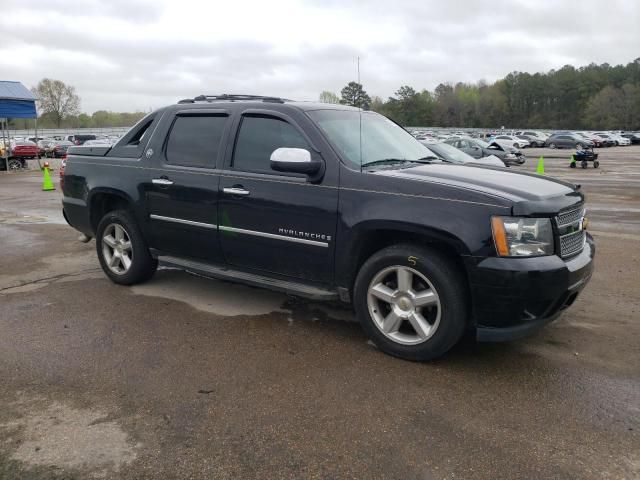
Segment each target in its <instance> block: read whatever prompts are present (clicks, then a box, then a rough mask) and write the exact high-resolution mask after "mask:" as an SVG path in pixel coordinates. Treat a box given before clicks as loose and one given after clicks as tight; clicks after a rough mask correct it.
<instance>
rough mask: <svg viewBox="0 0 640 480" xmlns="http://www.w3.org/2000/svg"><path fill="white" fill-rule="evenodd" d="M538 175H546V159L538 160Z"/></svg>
mask: <svg viewBox="0 0 640 480" xmlns="http://www.w3.org/2000/svg"><path fill="white" fill-rule="evenodd" d="M536 173H537V174H538V175H544V157H542V156H541V157H540V158H539V159H538V168H536Z"/></svg>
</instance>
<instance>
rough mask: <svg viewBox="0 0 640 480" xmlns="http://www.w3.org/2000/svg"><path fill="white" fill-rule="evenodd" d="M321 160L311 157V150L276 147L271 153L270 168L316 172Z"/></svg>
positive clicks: (296, 171) (293, 171)
mask: <svg viewBox="0 0 640 480" xmlns="http://www.w3.org/2000/svg"><path fill="white" fill-rule="evenodd" d="M321 166H322V162H321V161H320V160H314V159H312V158H311V152H309V150H307V149H304V148H277V149H275V150H274V151H273V153H272V154H271V168H272V169H273V170H276V171H278V172H289V173H304V174H306V175H313V174H314V173H318V171H319V170H320V167H321Z"/></svg>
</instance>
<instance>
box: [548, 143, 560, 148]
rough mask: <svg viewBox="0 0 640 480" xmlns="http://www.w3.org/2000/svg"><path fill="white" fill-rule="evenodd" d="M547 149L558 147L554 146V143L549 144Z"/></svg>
mask: <svg viewBox="0 0 640 480" xmlns="http://www.w3.org/2000/svg"><path fill="white" fill-rule="evenodd" d="M549 148H553V149H555V148H558V147H557V146H556V144H555V143H550V144H549Z"/></svg>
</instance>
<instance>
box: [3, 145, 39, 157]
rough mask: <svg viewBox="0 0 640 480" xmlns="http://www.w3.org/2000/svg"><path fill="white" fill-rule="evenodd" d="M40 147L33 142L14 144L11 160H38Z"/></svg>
mask: <svg viewBox="0 0 640 480" xmlns="http://www.w3.org/2000/svg"><path fill="white" fill-rule="evenodd" d="M37 156H38V146H37V145H36V144H35V143H33V142H12V143H11V153H10V154H9V158H24V159H27V158H36V157H37Z"/></svg>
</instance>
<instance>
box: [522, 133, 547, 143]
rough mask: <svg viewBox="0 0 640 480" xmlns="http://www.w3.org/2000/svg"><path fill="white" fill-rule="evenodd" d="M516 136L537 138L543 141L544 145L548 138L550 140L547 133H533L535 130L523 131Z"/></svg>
mask: <svg viewBox="0 0 640 480" xmlns="http://www.w3.org/2000/svg"><path fill="white" fill-rule="evenodd" d="M515 135H516V136H518V135H526V136H528V137H535V138H538V139H540V140H542V142H543V143H544V141H545V140H546V139H547V138H549V135H547V134H546V133H544V132H536V131H533V130H521V131H519V132H516V133H515Z"/></svg>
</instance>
